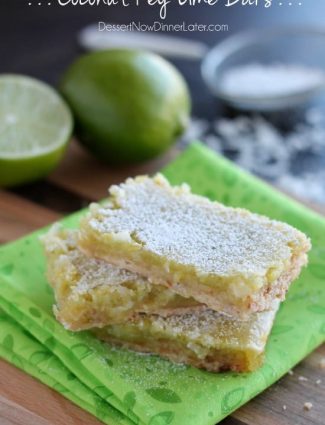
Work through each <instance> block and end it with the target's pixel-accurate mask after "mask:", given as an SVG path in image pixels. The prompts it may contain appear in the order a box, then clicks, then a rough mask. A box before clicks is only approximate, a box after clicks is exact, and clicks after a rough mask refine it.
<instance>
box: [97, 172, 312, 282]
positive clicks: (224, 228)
mask: <svg viewBox="0 0 325 425" xmlns="http://www.w3.org/2000/svg"><path fill="white" fill-rule="evenodd" d="M110 193H111V195H112V202H113V204H114V208H112V207H111V206H110V205H108V206H103V207H102V206H94V207H93V208H92V212H91V215H90V217H89V223H90V225H91V226H92V227H93V228H94V229H97V230H98V231H99V232H103V233H111V234H117V235H118V234H124V235H125V234H128V235H129V236H130V238H131V239H132V242H133V243H136V244H139V245H141V246H142V247H143V249H145V250H148V251H150V252H153V253H155V254H158V255H160V256H164V257H167V259H168V260H170V261H174V262H177V263H182V264H186V265H193V266H194V267H195V268H196V269H197V270H198V271H199V273H204V274H210V273H211V274H217V275H220V276H224V275H227V276H229V275H236V274H238V273H240V274H242V275H243V274H244V275H245V276H247V277H249V276H250V274H254V275H255V276H256V275H257V276H262V277H264V276H265V275H266V273H267V272H268V271H269V270H270V269H271V268H272V267H277V266H279V263H283V264H284V263H286V262H288V261H289V260H290V258H291V255H292V250H293V249H295V248H296V247H299V246H301V244H302V243H306V238H305V237H304V235H302V234H301V233H300V232H298V231H296V230H295V229H293V228H292V227H290V226H288V225H286V224H283V223H279V222H276V221H272V220H269V219H267V218H265V217H261V216H258V215H256V214H251V213H249V212H248V211H245V210H239V209H233V208H227V207H224V206H223V205H221V204H218V203H215V202H211V201H209V200H208V199H206V198H203V197H199V196H196V195H192V194H191V193H190V191H189V188H188V187H186V186H183V187H174V188H172V187H171V186H170V185H169V183H168V182H167V181H166V180H165V179H164V178H163V177H162V176H158V177H155V178H154V179H150V178H148V177H140V178H136V179H128V180H127V181H126V183H124V184H122V185H120V186H114V187H113V188H112V189H111V190H110Z"/></svg>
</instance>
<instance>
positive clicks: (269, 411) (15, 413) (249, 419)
mask: <svg viewBox="0 0 325 425" xmlns="http://www.w3.org/2000/svg"><path fill="white" fill-rule="evenodd" d="M176 153H177V152H176V151H172V152H169V153H168V154H167V155H166V156H165V157H164V158H162V159H160V160H159V161H154V162H152V163H149V164H146V165H144V166H141V167H134V168H132V169H130V168H125V169H113V170H112V169H110V168H109V167H107V166H104V165H103V164H101V163H99V162H97V161H96V160H94V159H93V158H91V157H90V156H89V155H88V154H87V153H85V152H84V151H83V150H82V149H81V148H80V147H79V146H78V145H76V144H75V143H72V144H71V146H70V148H69V152H68V155H67V156H66V158H65V159H64V161H63V162H62V163H61V165H60V167H59V168H58V169H57V170H56V171H55V172H53V173H52V174H51V176H49V178H48V180H47V182H46V183H42V185H43V186H36V187H34V186H33V190H34V191H36V192H37V191H38V190H42V191H43V192H45V193H46V195H47V196H43V197H42V199H46V200H48V199H50V198H51V197H50V196H49V195H51V193H52V192H53V190H54V188H53V186H54V187H55V190H54V192H56V194H55V199H56V200H55V202H54V201H53V197H52V200H50V201H48V202H47V203H49V204H50V205H51V207H50V208H49V207H48V206H44V202H43V204H42V205H40V204H39V203H36V202H33V201H31V200H27V199H25V198H24V197H22V196H21V193H22V192H21V191H18V194H17V191H16V193H15V194H13V193H11V192H9V191H0V242H8V241H11V240H14V239H16V238H18V237H21V236H23V235H24V234H27V233H29V232H32V231H33V230H36V229H37V228H39V227H42V226H44V225H47V224H49V223H50V222H53V221H55V220H57V219H59V218H60V217H61V213H60V211H62V210H63V209H65V210H66V206H65V208H63V207H62V205H60V202H59V201H58V199H59V200H60V199H64V203H65V204H66V203H68V204H69V199H70V200H71V202H72V200H73V199H74V200H75V198H76V196H77V197H78V199H79V198H80V205H83V204H86V203H87V202H88V201H89V200H97V199H100V198H103V197H105V196H106V193H107V187H108V186H109V185H110V184H112V183H117V182H120V181H122V180H123V179H124V178H125V177H127V176H130V175H135V174H140V173H147V172H154V171H155V170H157V169H159V168H160V167H161V166H162V165H163V164H164V163H166V162H167V161H168V160H170V159H171V158H172V157H174V156H175V155H176ZM44 184H45V185H47V186H45V188H44ZM40 187H41V189H39V188H40ZM26 193H28V196H29V197H30V193H31V190H30V189H28V191H26ZM52 194H53V193H52ZM36 195H37V194H36ZM36 195H35V193H33V196H32V197H33V198H35V197H36V198H37V196H36ZM43 195H44V193H43ZM62 202H63V201H62ZM72 203H73V202H72ZM45 204H46V202H45ZM73 205H75V204H74V203H73ZM318 210H319V211H323V210H322V208H318ZM322 358H325V345H324V346H322V347H320V348H319V349H318V350H316V351H315V352H314V353H312V354H311V355H310V356H309V357H307V358H306V359H305V360H304V361H303V362H302V363H300V364H299V365H298V366H297V367H296V368H295V370H294V371H293V374H291V375H289V374H288V375H286V376H285V377H283V378H282V379H281V380H280V381H278V382H277V383H276V384H274V385H273V386H272V387H270V388H269V389H267V390H266V391H265V392H263V393H262V394H261V395H259V396H257V397H256V398H255V399H254V400H252V401H250V402H249V403H248V404H246V405H245V406H243V407H242V408H241V409H239V410H237V411H236V412H234V413H233V414H232V415H231V416H230V417H228V418H226V419H225V420H224V421H222V425H324V424H325V370H323V369H321V367H320V360H321V359H322ZM301 377H302V378H301ZM306 402H310V403H312V405H313V407H312V409H311V410H310V411H307V410H305V409H304V404H305V403H306ZM99 423H100V422H99V421H98V420H97V419H96V418H94V417H93V416H91V415H89V414H88V413H87V412H85V411H83V410H82V409H80V408H79V407H77V406H75V405H73V404H72V403H71V402H70V401H68V400H66V399H65V398H64V397H63V396H62V395H60V394H58V393H56V392H55V391H53V390H51V389H50V388H48V387H47V386H45V385H43V384H42V383H40V382H38V381H37V380H35V379H34V378H32V377H31V376H29V375H26V374H25V373H24V372H21V371H20V370H18V369H16V368H15V367H14V366H12V365H10V364H8V363H6V362H5V361H0V425H52V424H53V425H75V424H76V425H77V424H78V425H97V424H99ZM112 425H115V424H112ZM177 425H178V424H177ZM179 425H183V424H179Z"/></svg>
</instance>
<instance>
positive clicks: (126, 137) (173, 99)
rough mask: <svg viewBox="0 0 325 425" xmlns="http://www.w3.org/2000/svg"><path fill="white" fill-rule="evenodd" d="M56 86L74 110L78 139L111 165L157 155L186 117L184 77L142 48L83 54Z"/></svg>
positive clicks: (182, 127)
mask: <svg viewBox="0 0 325 425" xmlns="http://www.w3.org/2000/svg"><path fill="white" fill-rule="evenodd" d="M61 91H62V93H63V96H64V97H65V98H66V100H67V102H68V103H69V105H70V107H71V109H72V111H73V113H74V116H75V122H76V134H77V136H78V138H79V140H80V142H81V143H82V144H83V145H84V146H85V147H87V148H88V149H89V150H90V151H91V152H92V153H93V154H95V155H96V156H97V157H98V158H100V159H102V160H104V161H106V162H108V163H111V164H119V163H131V162H140V161H144V160H147V159H150V158H153V157H155V156H157V155H159V154H160V153H162V152H164V151H165V150H166V149H168V148H169V147H170V146H171V145H172V144H173V143H174V142H175V140H176V139H177V138H178V137H179V136H180V135H181V134H182V133H183V132H184V130H185V129H186V126H187V123H188V120H189V113H190V96H189V92H188V89H187V86H186V83H185V81H184V78H183V77H182V76H181V74H180V73H179V72H178V71H177V70H176V68H175V67H174V66H173V65H171V64H170V63H169V62H167V61H166V60H164V59H163V58H161V57H159V56H157V55H155V54H152V53H148V52H144V51H137V50H126V49H123V50H107V51H99V52H95V53H90V54H87V55H84V56H82V57H81V58H79V59H78V60H77V61H76V62H74V63H73V64H72V65H71V66H70V68H69V69H68V70H67V72H66V73H65V75H64V77H63V79H62V83H61Z"/></svg>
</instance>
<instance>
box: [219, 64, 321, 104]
mask: <svg viewBox="0 0 325 425" xmlns="http://www.w3.org/2000/svg"><path fill="white" fill-rule="evenodd" d="M324 84H325V73H324V72H323V71H322V70H321V69H317V68H311V67H306V66H302V65H294V64H288V65H287V64H281V63H274V64H267V65H263V64H259V63H251V64H247V65H240V66H237V67H233V68H230V69H229V70H227V71H226V72H225V73H224V74H223V76H222V77H221V81H220V87H219V90H220V91H221V92H222V93H223V94H225V95H227V96H231V97H234V98H240V97H244V98H254V99H263V98H273V97H277V96H281V97H285V96H294V95H299V94H301V93H305V92H308V91H313V90H316V89H317V88H319V87H320V86H322V85H324Z"/></svg>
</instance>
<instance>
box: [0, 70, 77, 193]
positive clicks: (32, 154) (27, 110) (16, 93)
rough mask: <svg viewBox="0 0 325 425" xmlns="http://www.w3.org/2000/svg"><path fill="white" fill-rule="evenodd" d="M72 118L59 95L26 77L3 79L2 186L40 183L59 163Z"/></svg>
mask: <svg viewBox="0 0 325 425" xmlns="http://www.w3.org/2000/svg"><path fill="white" fill-rule="evenodd" d="M71 132H72V116H71V113H70V110H69V108H68V107H67V105H66V104H65V102H64V101H63V100H62V98H61V97H60V96H59V95H58V93H57V92H56V91H55V90H54V89H52V88H51V87H50V86H48V85H47V84H44V83H42V82H40V81H38V80H35V79H33V78H30V77H25V76H22V75H9V74H4V75H0V186H14V185H18V184H21V183H28V182H30V181H34V180H37V179H39V178H41V177H44V176H45V175H46V174H48V173H49V172H50V171H51V170H52V169H53V168H54V167H55V166H56V165H57V163H58V162H59V160H60V159H61V157H62V155H63V152H64V150H65V147H66V144H67V142H68V141H69V139H70V136H71Z"/></svg>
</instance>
